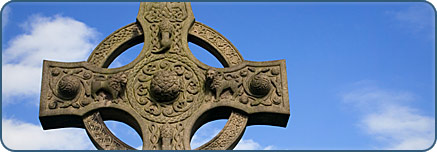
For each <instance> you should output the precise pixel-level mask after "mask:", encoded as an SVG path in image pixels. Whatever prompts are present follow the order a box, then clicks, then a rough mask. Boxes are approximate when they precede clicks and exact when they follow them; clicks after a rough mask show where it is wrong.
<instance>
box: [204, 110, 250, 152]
mask: <svg viewBox="0 0 437 152" xmlns="http://www.w3.org/2000/svg"><path fill="white" fill-rule="evenodd" d="M232 115H234V117H233V118H234V119H229V120H228V123H227V124H226V126H227V127H225V128H224V129H223V130H222V131H221V132H220V133H219V134H220V136H218V138H214V139H212V140H211V141H210V142H208V143H206V144H205V145H203V146H201V147H199V148H198V149H202V150H224V149H227V148H228V147H226V146H229V144H230V143H229V142H231V141H234V140H235V139H236V138H239V135H240V134H241V131H243V130H244V129H243V128H245V127H246V123H247V121H246V120H247V116H245V115H244V114H241V113H238V112H236V113H232Z"/></svg>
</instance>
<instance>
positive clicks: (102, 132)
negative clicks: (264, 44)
mask: <svg viewBox="0 0 437 152" xmlns="http://www.w3.org/2000/svg"><path fill="white" fill-rule="evenodd" d="M83 122H84V124H85V128H86V131H87V134H88V136H90V139H91V141H92V142H93V143H94V145H95V146H96V147H97V148H98V149H105V150H135V148H132V147H131V146H129V145H127V144H126V143H124V142H122V141H121V140H120V139H118V138H117V137H115V136H114V134H112V133H111V131H110V130H109V129H108V128H107V127H106V125H105V123H104V122H103V120H102V117H101V116H100V113H99V112H94V113H92V114H90V115H88V116H85V117H84V118H83Z"/></svg>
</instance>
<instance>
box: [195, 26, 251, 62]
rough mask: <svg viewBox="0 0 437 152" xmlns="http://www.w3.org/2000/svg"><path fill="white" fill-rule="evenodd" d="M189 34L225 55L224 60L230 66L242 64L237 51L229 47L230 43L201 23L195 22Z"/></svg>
mask: <svg viewBox="0 0 437 152" xmlns="http://www.w3.org/2000/svg"><path fill="white" fill-rule="evenodd" d="M190 34H193V35H196V36H199V37H201V38H203V39H204V40H206V41H207V42H209V44H211V45H213V47H215V48H217V51H219V52H221V54H223V55H225V56H226V57H225V59H228V60H229V62H230V65H235V64H238V63H241V62H242V60H241V59H242V58H241V57H240V55H239V54H238V53H237V52H238V51H237V50H236V49H235V48H234V46H232V45H231V43H230V42H229V41H228V40H227V39H226V38H225V37H223V36H222V35H221V34H219V33H217V32H216V31H215V30H213V29H211V28H210V27H207V26H205V25H203V24H201V23H198V22H195V23H194V25H193V26H192V27H191V29H190Z"/></svg>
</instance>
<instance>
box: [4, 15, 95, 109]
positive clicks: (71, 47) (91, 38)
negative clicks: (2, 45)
mask: <svg viewBox="0 0 437 152" xmlns="http://www.w3.org/2000/svg"><path fill="white" fill-rule="evenodd" d="M22 27H23V28H24V30H25V33H23V34H21V35H18V36H16V37H15V38H13V39H12V40H11V41H9V42H8V46H7V48H6V49H5V50H4V51H2V59H3V63H2V68H3V69H2V76H3V79H2V84H3V86H2V87H3V89H2V94H3V101H4V102H3V103H6V104H7V103H10V102H13V101H12V98H11V97H23V96H38V94H39V91H40V85H41V66H42V61H43V60H55V61H62V62H72V61H84V60H86V59H87V56H88V55H89V53H90V51H92V49H93V48H94V46H96V44H97V43H96V38H97V36H98V35H99V33H98V32H97V31H96V30H94V29H93V28H90V27H88V26H87V25H85V24H84V23H82V22H79V21H76V20H74V19H72V18H69V17H63V16H59V15H56V16H53V17H44V16H39V15H34V16H32V17H30V19H29V20H28V21H27V22H26V23H24V24H23V25H22ZM36 101H38V100H36ZM32 102H35V101H34V100H32ZM34 104H36V105H37V104H38V103H37V102H35V103H34Z"/></svg>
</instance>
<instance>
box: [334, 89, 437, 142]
mask: <svg viewBox="0 0 437 152" xmlns="http://www.w3.org/2000/svg"><path fill="white" fill-rule="evenodd" d="M342 97H343V100H344V101H345V102H346V103H348V104H351V105H353V106H354V107H355V108H357V109H358V110H359V111H361V113H362V118H361V120H360V121H359V126H360V127H361V129H363V130H364V131H366V133H368V134H369V135H371V136H372V137H373V138H374V139H375V140H377V141H379V142H381V144H383V145H385V146H383V147H379V148H383V149H399V150H400V149H402V150H408V149H410V150H411V149H414V150H419V149H426V148H428V147H429V146H431V145H432V143H433V141H434V130H435V125H434V123H435V122H434V118H433V117H430V116H425V115H422V114H420V111H419V110H418V109H415V108H413V107H411V106H409V103H410V102H414V101H416V100H417V99H416V98H415V97H414V94H412V93H410V92H405V91H390V90H384V89H380V88H378V87H366V86H365V87H362V88H360V89H356V90H352V91H350V92H348V93H345V94H343V95H342Z"/></svg>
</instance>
